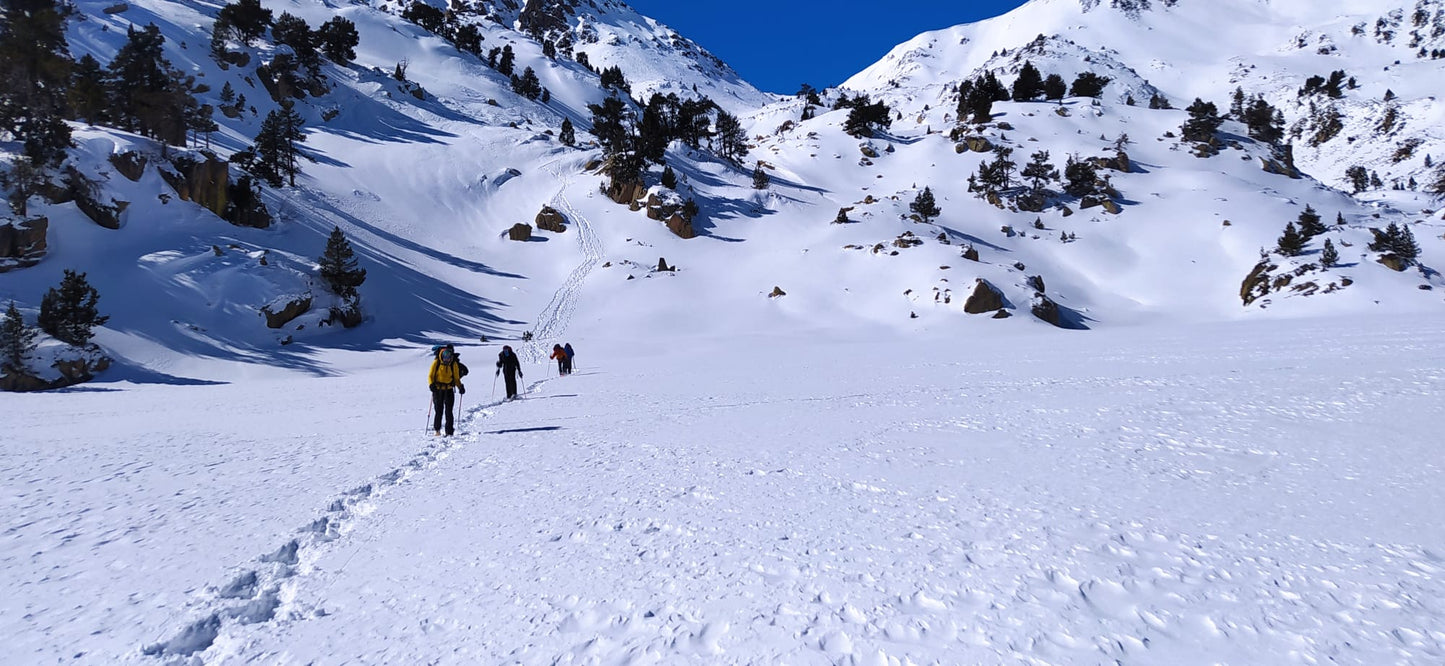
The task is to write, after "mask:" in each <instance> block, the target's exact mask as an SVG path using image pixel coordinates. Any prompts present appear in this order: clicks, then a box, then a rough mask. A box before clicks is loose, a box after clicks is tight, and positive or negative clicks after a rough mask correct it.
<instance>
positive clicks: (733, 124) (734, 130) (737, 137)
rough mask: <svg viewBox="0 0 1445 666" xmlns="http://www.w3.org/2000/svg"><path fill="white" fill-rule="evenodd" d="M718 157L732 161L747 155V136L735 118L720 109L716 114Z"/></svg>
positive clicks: (740, 123)
mask: <svg viewBox="0 0 1445 666" xmlns="http://www.w3.org/2000/svg"><path fill="white" fill-rule="evenodd" d="M716 124H717V138H718V144H717V146H718V155H720V156H721V157H722V158H723V159H728V160H734V161H736V160H737V159H739V158H741V157H742V156H743V155H746V154H748V135H747V133H746V132H744V131H743V125H742V122H740V121H739V120H738V118H737V116H734V115H733V114H731V113H728V112H727V111H723V110H721V109H719V110H718V112H717V123H716Z"/></svg>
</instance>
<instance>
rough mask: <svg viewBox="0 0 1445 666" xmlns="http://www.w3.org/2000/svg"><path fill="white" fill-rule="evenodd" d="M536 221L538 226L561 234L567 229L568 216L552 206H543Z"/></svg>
mask: <svg viewBox="0 0 1445 666" xmlns="http://www.w3.org/2000/svg"><path fill="white" fill-rule="evenodd" d="M536 223H537V228H538V229H541V230H543V231H551V232H553V233H559V234H560V233H562V232H564V231H566V230H567V218H566V217H565V216H563V215H562V212H561V211H559V210H557V209H555V208H553V207H551V206H543V207H542V211H541V212H539V213H537V219H536Z"/></svg>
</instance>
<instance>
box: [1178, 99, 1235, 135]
mask: <svg viewBox="0 0 1445 666" xmlns="http://www.w3.org/2000/svg"><path fill="white" fill-rule="evenodd" d="M1188 111H1189V120H1186V121H1184V125H1182V126H1181V127H1180V128H1179V130H1180V133H1181V134H1183V136H1184V140H1185V141H1197V142H1200V143H1208V142H1210V141H1213V140H1214V133H1215V132H1218V131H1219V126H1220V125H1223V124H1224V120H1223V119H1222V118H1220V117H1219V109H1218V107H1216V106H1214V103H1213V102H1206V101H1204V100H1202V99H1199V98H1198V97H1196V98H1194V103H1193V104H1190V105H1189V109H1188Z"/></svg>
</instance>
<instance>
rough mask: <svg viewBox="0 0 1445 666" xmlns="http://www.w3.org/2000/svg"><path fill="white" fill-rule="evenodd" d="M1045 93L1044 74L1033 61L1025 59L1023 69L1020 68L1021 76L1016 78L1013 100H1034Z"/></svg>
mask: <svg viewBox="0 0 1445 666" xmlns="http://www.w3.org/2000/svg"><path fill="white" fill-rule="evenodd" d="M1043 94H1044V77H1043V75H1042V74H1040V73H1039V70H1038V69H1037V68H1035V67H1034V64H1033V63H1032V62H1029V61H1024V66H1023V69H1021V70H1019V77H1018V78H1017V79H1014V85H1013V100H1014V101H1015V102H1032V101H1034V100H1035V99H1038V98H1039V96H1040V95H1043Z"/></svg>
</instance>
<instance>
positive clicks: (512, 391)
mask: <svg viewBox="0 0 1445 666" xmlns="http://www.w3.org/2000/svg"><path fill="white" fill-rule="evenodd" d="M502 376H504V377H506V379H507V397H508V398H515V397H517V376H516V375H514V374H512V373H510V372H504V373H502Z"/></svg>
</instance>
